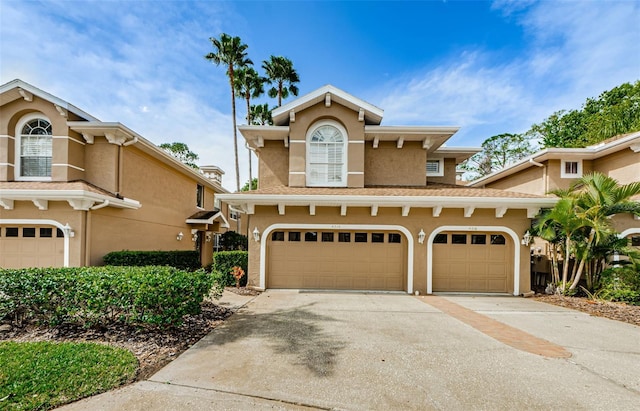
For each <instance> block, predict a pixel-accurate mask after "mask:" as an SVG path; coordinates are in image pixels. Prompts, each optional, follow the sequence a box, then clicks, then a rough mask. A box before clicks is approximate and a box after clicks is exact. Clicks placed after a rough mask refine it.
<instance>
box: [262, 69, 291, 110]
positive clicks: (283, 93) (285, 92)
mask: <svg viewBox="0 0 640 411" xmlns="http://www.w3.org/2000/svg"><path fill="white" fill-rule="evenodd" d="M262 68H263V69H264V71H265V73H266V74H267V79H266V82H267V83H269V84H274V87H272V88H270V89H269V91H268V94H269V97H271V98H275V97H278V107H280V106H281V105H282V99H283V98H287V97H289V93H291V94H293V95H294V96H297V95H298V87H297V86H296V83H299V82H300V77H299V76H298V73H297V72H296V70H295V69H294V68H293V63H292V62H291V60H289V59H288V58H286V57H282V56H271V57H270V58H269V60H265V61H263V62H262Z"/></svg>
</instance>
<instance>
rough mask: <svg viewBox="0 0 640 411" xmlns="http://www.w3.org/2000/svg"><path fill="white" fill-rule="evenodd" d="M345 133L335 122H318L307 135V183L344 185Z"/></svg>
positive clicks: (314, 184)
mask: <svg viewBox="0 0 640 411" xmlns="http://www.w3.org/2000/svg"><path fill="white" fill-rule="evenodd" d="M346 155H347V134H346V131H345V129H344V128H343V127H342V126H340V125H339V124H337V123H335V122H327V121H324V122H320V123H318V124H316V125H315V127H313V128H311V129H310V133H309V135H308V137H307V173H306V174H307V185H308V186H319V187H328V186H346V185H347V178H346V177H347V173H346V168H347V166H346Z"/></svg>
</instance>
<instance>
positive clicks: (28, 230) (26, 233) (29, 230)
mask: <svg viewBox="0 0 640 411" xmlns="http://www.w3.org/2000/svg"><path fill="white" fill-rule="evenodd" d="M22 236H23V237H29V238H32V237H35V236H36V229H35V228H34V227H25V228H23V229H22Z"/></svg>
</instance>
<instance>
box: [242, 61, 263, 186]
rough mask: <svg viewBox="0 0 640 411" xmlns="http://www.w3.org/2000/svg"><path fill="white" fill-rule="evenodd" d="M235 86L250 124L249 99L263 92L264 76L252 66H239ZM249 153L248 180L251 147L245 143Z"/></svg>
mask: <svg viewBox="0 0 640 411" xmlns="http://www.w3.org/2000/svg"><path fill="white" fill-rule="evenodd" d="M235 88H236V92H237V93H238V96H241V97H243V98H244V99H245V102H246V103H247V124H251V99H252V98H258V97H260V96H261V95H262V94H263V93H264V78H262V77H260V75H258V72H257V71H255V69H254V68H253V67H250V66H246V67H241V68H239V69H238V70H237V71H236V78H235ZM245 146H246V147H247V151H248V153H249V180H250V181H251V180H252V179H253V170H252V167H251V163H252V159H251V148H250V147H249V146H248V145H246V144H245Z"/></svg>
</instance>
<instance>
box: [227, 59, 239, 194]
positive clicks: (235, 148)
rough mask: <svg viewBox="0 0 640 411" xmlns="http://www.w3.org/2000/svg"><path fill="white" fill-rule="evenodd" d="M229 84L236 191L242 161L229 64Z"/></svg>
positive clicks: (234, 96) (231, 69) (237, 189)
mask: <svg viewBox="0 0 640 411" xmlns="http://www.w3.org/2000/svg"><path fill="white" fill-rule="evenodd" d="M229 84H230V85H231V115H232V117H233V153H234V155H235V158H236V191H240V163H239V161H238V160H239V159H238V131H237V130H236V128H237V127H236V92H235V90H234V88H233V66H229Z"/></svg>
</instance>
